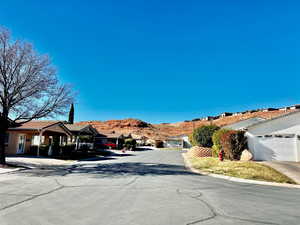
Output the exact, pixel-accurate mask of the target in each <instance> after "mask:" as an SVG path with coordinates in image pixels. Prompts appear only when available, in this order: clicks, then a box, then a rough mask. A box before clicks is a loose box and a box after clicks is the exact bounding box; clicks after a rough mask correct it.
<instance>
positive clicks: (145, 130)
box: [77, 110, 294, 139]
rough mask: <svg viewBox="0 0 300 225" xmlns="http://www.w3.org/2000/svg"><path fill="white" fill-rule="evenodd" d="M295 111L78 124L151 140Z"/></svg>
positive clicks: (100, 130)
mask: <svg viewBox="0 0 300 225" xmlns="http://www.w3.org/2000/svg"><path fill="white" fill-rule="evenodd" d="M292 111H294V110H274V111H262V110H257V111H254V110H253V111H249V112H245V113H240V114H236V115H235V114H234V115H231V116H225V117H220V118H215V119H213V120H211V121H207V120H205V119H195V120H192V121H185V122H178V123H161V124H150V123H146V122H144V121H141V120H138V119H123V120H108V121H96V120H94V121H82V122H79V123H77V124H91V125H92V126H93V127H94V128H96V129H97V130H98V132H100V133H101V132H106V133H107V132H116V133H122V134H133V135H137V136H146V137H148V138H151V139H165V138H167V137H168V136H177V135H181V134H190V133H191V132H192V131H193V129H194V128H196V127H199V126H202V125H208V124H211V123H212V124H216V125H218V126H224V125H228V124H231V123H234V122H238V121H240V120H245V119H249V118H252V117H262V118H266V119H270V118H273V117H276V116H279V115H282V114H285V113H289V112H292Z"/></svg>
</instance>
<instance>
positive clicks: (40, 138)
mask: <svg viewBox="0 0 300 225" xmlns="http://www.w3.org/2000/svg"><path fill="white" fill-rule="evenodd" d="M42 132H43V131H39V143H38V147H37V153H36V155H37V156H40V145H41V141H42Z"/></svg>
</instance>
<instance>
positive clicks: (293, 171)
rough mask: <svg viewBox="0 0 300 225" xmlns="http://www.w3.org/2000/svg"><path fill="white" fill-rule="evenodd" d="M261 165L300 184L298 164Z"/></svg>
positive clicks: (274, 163) (268, 163)
mask: <svg viewBox="0 0 300 225" xmlns="http://www.w3.org/2000/svg"><path fill="white" fill-rule="evenodd" d="M262 163H263V164H265V165H268V166H270V167H272V168H274V169H275V170H278V171H279V172H281V173H283V174H285V175H286V176H288V177H290V178H292V179H293V180H294V181H296V183H298V184H300V162H285V161H264V162H262Z"/></svg>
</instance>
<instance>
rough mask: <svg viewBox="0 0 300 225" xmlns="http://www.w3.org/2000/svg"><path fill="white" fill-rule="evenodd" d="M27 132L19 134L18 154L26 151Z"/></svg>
mask: <svg viewBox="0 0 300 225" xmlns="http://www.w3.org/2000/svg"><path fill="white" fill-rule="evenodd" d="M25 138H26V136H25V134H20V135H19V140H18V145H17V154H24V151H25Z"/></svg>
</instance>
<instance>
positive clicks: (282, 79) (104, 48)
mask: <svg viewBox="0 0 300 225" xmlns="http://www.w3.org/2000/svg"><path fill="white" fill-rule="evenodd" d="M297 2H299V1H274V0H273V1H271V0H270V1H263V0H259V1H255V0H252V1H230V0H226V1H225V0H224V1H199V0H195V1H182V0H178V1H177V0H169V1H167V0H154V1H148V0H147V1H142V0H135V1H130V0H129V1H124V0H119V1H115V0H112V1H96V0H95V1H79V0H78V1H76V0H72V1H53V0H52V1H47V2H46V1H30V0H27V1H25V0H24V1H16V0H10V1H3V2H1V5H0V23H1V25H3V26H5V27H7V28H9V29H10V30H11V31H12V32H13V35H14V36H15V37H18V38H23V39H26V40H28V41H31V42H33V44H34V45H35V47H36V49H37V50H38V51H39V52H41V53H48V54H49V55H50V56H51V58H52V60H53V63H54V64H55V65H56V67H57V68H58V70H59V77H60V78H61V80H62V81H64V82H68V83H72V84H73V86H74V88H75V89H76V90H77V91H78V92H79V95H78V98H77V104H76V106H75V107H76V108H75V113H76V117H75V119H76V120H77V121H78V120H107V119H121V118H128V117H133V118H140V119H142V120H145V121H148V122H155V123H158V122H175V121H182V120H186V119H193V118H198V117H201V116H205V115H214V114H218V113H221V112H224V111H241V110H247V109H253V108H262V107H277V106H283V105H290V104H297V103H300V88H299V84H300V28H299V23H300V13H299V11H300V5H299V3H297Z"/></svg>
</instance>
